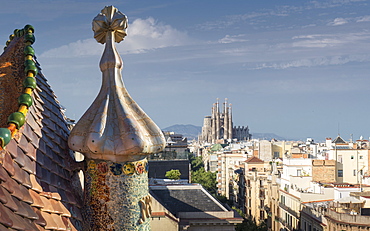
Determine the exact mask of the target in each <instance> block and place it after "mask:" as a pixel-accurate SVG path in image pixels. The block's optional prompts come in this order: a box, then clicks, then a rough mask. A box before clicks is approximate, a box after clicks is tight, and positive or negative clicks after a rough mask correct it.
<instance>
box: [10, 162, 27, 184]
mask: <svg viewBox="0 0 370 231" xmlns="http://www.w3.org/2000/svg"><path fill="white" fill-rule="evenodd" d="M13 169H14V175H13V176H12V178H13V179H14V180H16V181H17V182H18V183H21V184H22V183H23V182H24V178H25V177H26V176H25V175H24V171H23V170H22V169H21V168H20V167H19V165H18V164H17V163H15V162H13Z"/></svg>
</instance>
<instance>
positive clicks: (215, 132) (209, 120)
mask: <svg viewBox="0 0 370 231" xmlns="http://www.w3.org/2000/svg"><path fill="white" fill-rule="evenodd" d="M250 138H251V134H249V128H248V126H246V127H244V126H242V127H240V126H238V127H234V126H233V118H232V105H231V104H228V102H227V99H225V102H224V103H223V108H222V110H220V106H219V99H217V101H216V103H214V104H213V107H212V115H211V116H206V117H204V121H203V127H202V134H201V135H200V137H199V141H201V142H207V143H216V141H217V140H231V139H237V140H248V139H250Z"/></svg>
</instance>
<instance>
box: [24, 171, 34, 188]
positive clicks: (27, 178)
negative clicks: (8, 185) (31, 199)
mask: <svg viewBox="0 0 370 231" xmlns="http://www.w3.org/2000/svg"><path fill="white" fill-rule="evenodd" d="M24 175H25V177H24V182H23V186H25V187H27V188H32V183H31V178H30V174H29V173H28V172H26V171H24Z"/></svg>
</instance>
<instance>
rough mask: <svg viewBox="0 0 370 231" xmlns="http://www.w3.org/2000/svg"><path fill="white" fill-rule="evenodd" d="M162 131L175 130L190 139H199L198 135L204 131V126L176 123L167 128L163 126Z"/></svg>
mask: <svg viewBox="0 0 370 231" xmlns="http://www.w3.org/2000/svg"><path fill="white" fill-rule="evenodd" d="M162 131H168V132H175V133H178V134H182V135H183V136H184V137H187V138H188V140H193V139H196V140H197V139H198V135H199V134H200V133H202V127H201V126H195V125H191V124H175V125H172V126H169V127H166V128H162Z"/></svg>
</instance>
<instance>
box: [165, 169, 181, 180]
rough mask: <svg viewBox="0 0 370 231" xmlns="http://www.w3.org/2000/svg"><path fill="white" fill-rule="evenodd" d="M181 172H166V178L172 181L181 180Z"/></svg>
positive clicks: (174, 170)
mask: <svg viewBox="0 0 370 231" xmlns="http://www.w3.org/2000/svg"><path fill="white" fill-rule="evenodd" d="M180 176H181V172H180V171H179V170H178V169H171V170H170V171H167V172H166V177H167V178H168V179H170V180H179V179H180Z"/></svg>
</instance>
